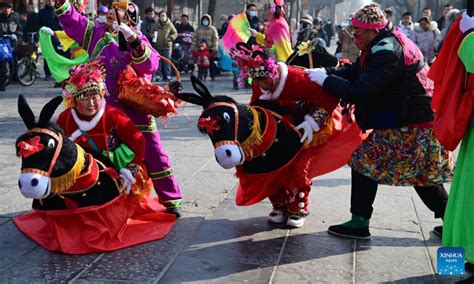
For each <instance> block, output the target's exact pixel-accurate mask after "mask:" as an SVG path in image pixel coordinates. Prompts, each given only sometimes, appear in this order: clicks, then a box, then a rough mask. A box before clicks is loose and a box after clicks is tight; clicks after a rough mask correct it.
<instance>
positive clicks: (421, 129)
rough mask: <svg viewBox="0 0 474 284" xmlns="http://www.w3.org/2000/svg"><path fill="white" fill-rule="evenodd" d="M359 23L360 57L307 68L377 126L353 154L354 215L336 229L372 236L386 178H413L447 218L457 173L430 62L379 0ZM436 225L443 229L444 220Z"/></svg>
mask: <svg viewBox="0 0 474 284" xmlns="http://www.w3.org/2000/svg"><path fill="white" fill-rule="evenodd" d="M352 26H353V35H354V41H355V44H356V46H357V48H358V49H359V50H361V51H362V54H361V55H360V56H359V58H358V59H357V61H356V63H355V64H353V65H344V67H342V68H316V69H310V70H308V71H307V73H308V75H309V77H310V78H311V80H312V81H314V82H315V83H317V84H319V85H321V86H322V87H323V88H324V89H325V90H326V91H328V92H329V93H330V94H331V95H334V96H336V97H339V98H341V99H342V101H343V103H344V104H345V105H346V106H349V105H353V106H354V109H355V112H354V114H355V119H356V121H357V124H358V125H359V126H360V128H361V129H362V130H369V129H371V130H372V132H371V133H370V134H369V136H368V137H367V138H366V139H365V140H363V142H362V143H361V145H360V146H359V147H358V148H357V149H356V150H355V151H354V153H353V154H352V158H351V160H350V161H349V166H350V167H351V168H352V172H351V185H352V186H351V213H352V218H351V220H349V221H348V222H345V223H342V224H339V225H334V226H330V227H329V229H328V232H329V233H331V234H333V235H337V236H343V237H348V238H355V239H369V238H370V232H369V221H370V219H371V216H372V213H373V206H372V205H373V203H374V201H375V196H376V193H377V188H378V185H379V184H387V185H392V186H413V187H414V188H415V191H416V192H417V193H418V195H419V196H420V198H421V200H422V201H423V203H424V204H425V205H426V206H427V207H428V208H429V209H430V210H431V211H432V212H433V213H434V217H435V218H443V216H444V213H445V210H446V205H447V200H448V194H447V193H446V190H445V189H444V186H443V182H447V181H449V180H450V179H451V178H452V173H453V163H452V160H451V155H450V154H449V152H448V151H447V150H446V149H445V148H444V147H443V146H442V145H441V143H440V142H439V141H438V139H437V138H436V136H435V135H434V133H433V129H432V124H433V119H434V113H433V111H432V109H431V94H430V93H431V91H432V89H431V88H430V87H429V85H428V82H427V72H428V70H429V68H428V67H427V64H426V62H425V60H424V58H423V55H422V53H421V51H420V50H419V48H418V47H417V46H416V45H415V44H414V43H413V42H412V41H410V40H409V39H408V38H407V37H406V36H405V35H404V34H403V32H402V31H400V30H398V29H394V28H393V26H392V24H391V22H390V21H388V20H387V18H386V17H385V15H384V13H383V11H382V10H380V8H379V6H378V5H376V4H370V5H366V6H364V7H363V8H362V9H361V10H359V11H358V12H357V13H356V14H355V16H354V17H353V18H352ZM350 108H351V107H347V108H346V109H347V110H349V109H350ZM434 231H435V232H436V233H437V234H439V235H440V234H441V232H442V227H441V226H437V227H435V228H434Z"/></svg>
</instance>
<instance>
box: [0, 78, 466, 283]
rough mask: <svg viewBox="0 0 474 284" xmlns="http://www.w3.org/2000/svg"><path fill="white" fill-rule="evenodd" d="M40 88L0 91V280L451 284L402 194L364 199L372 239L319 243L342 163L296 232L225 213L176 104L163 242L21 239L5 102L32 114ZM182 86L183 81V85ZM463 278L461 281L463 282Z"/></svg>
mask: <svg viewBox="0 0 474 284" xmlns="http://www.w3.org/2000/svg"><path fill="white" fill-rule="evenodd" d="M51 85H52V83H50V82H37V83H36V84H35V85H33V86H32V87H29V88H22V87H20V86H18V85H12V86H9V87H8V91H7V92H6V93H0V176H2V179H0V197H2V201H3V202H2V203H1V204H0V282H1V283H3V282H5V283H28V282H30V283H62V282H70V283H90V282H93V283H112V282H113V283H144V282H147V283H148V282H150V283H183V282H193V283H200V282H201V283H208V282H216V283H241V282H245V283H290V282H293V283H314V282H321V283H325V282H331V283H354V282H356V283H373V282H400V283H422V282H423V283H425V282H427V283H439V282H441V283H452V282H454V281H456V280H459V279H462V277H459V278H446V277H441V276H437V275H436V274H435V271H436V250H437V248H438V247H439V246H440V245H441V242H440V239H439V238H438V237H437V236H436V235H434V234H433V233H432V232H431V230H432V228H433V227H434V226H436V225H439V224H440V222H439V221H435V220H434V219H433V216H432V214H431V213H430V212H429V210H428V209H427V208H426V207H425V206H424V205H423V204H422V202H421V200H420V199H419V197H418V196H417V195H416V194H415V192H414V190H413V189H410V188H392V187H387V186H382V187H381V188H380V189H379V194H378V196H377V199H376V202H375V211H374V217H373V220H372V223H371V232H372V235H373V238H372V240H371V241H353V240H346V239H341V238H335V237H332V236H329V235H328V234H327V232H326V229H327V227H328V226H329V225H331V224H335V223H339V222H343V221H345V220H346V219H347V218H348V217H349V216H350V214H349V200H350V170H349V168H348V167H344V168H342V169H340V170H338V171H335V172H333V173H330V174H327V175H325V176H322V177H319V178H317V179H316V180H315V182H314V186H313V190H312V193H311V205H310V207H311V215H310V216H309V217H308V219H307V223H306V225H305V226H304V227H303V228H300V229H294V230H288V229H286V228H284V227H275V226H270V225H268V224H267V223H266V215H267V214H268V212H269V211H270V204H269V203H268V202H267V201H265V202H262V203H260V204H257V205H253V206H249V207H237V206H236V205H235V202H234V199H235V187H236V183H237V180H236V178H235V176H234V172H233V171H232V170H224V169H222V168H220V167H219V165H218V164H217V163H216V161H215V160H214V158H213V149H212V145H211V143H210V141H208V139H207V138H206V137H204V136H202V135H201V134H200V133H199V132H198V131H197V130H196V121H197V116H198V115H199V113H200V109H199V108H198V107H195V106H190V105H186V106H185V108H184V109H180V115H179V116H178V117H175V118H173V119H172V120H170V121H169V122H168V125H167V127H165V126H164V125H163V124H162V123H161V124H160V131H161V135H162V137H163V140H164V144H165V148H166V149H167V151H168V153H169V155H170V157H171V160H172V163H173V165H174V169H175V173H176V176H177V178H178V180H179V182H180V183H181V186H182V191H183V194H184V207H183V208H184V214H185V215H184V217H183V218H181V219H179V220H178V222H177V223H176V225H175V226H174V227H173V229H172V230H171V232H170V234H168V235H167V236H166V238H164V239H163V240H160V241H156V242H152V243H147V244H143V245H139V246H135V247H131V248H127V249H123V250H119V251H115V252H111V253H103V254H92V255H84V256H77V255H63V254H57V253H50V252H48V251H45V250H44V249H42V248H40V247H38V246H37V245H36V244H35V243H33V242H32V241H30V240H29V239H28V238H26V237H25V236H23V235H22V234H21V233H20V232H19V231H18V230H17V229H16V227H15V226H14V225H13V223H12V221H11V218H12V216H15V215H18V214H20V213H22V212H25V211H28V210H29V209H30V208H31V205H30V204H31V202H30V201H29V200H27V199H25V198H23V197H22V196H21V195H20V193H19V190H18V187H17V177H18V172H19V166H20V163H19V159H18V158H17V157H16V156H15V153H14V141H15V139H16V137H17V136H18V135H19V134H21V133H22V132H23V131H24V126H23V123H22V122H21V120H20V118H19V117H18V115H17V110H16V96H17V95H18V93H24V94H25V95H26V96H27V98H28V99H29V102H30V104H31V105H32V107H33V109H34V111H35V113H36V114H37V113H38V112H39V110H40V109H41V107H42V105H43V104H44V103H45V102H46V101H47V100H48V99H49V98H51V97H53V96H54V95H57V94H59V93H60V91H59V90H58V89H53V88H50V87H51ZM185 86H186V89H188V90H190V86H189V82H188V83H186V84H185ZM208 86H209V88H210V89H211V91H212V92H213V93H214V94H221V95H222V94H226V95H231V96H232V97H233V98H235V99H236V100H238V101H240V102H246V101H248V98H249V96H248V94H245V93H246V90H244V91H232V90H231V83H230V78H229V77H221V78H219V79H218V81H216V82H209V83H208ZM466 277H467V276H465V277H464V278H466Z"/></svg>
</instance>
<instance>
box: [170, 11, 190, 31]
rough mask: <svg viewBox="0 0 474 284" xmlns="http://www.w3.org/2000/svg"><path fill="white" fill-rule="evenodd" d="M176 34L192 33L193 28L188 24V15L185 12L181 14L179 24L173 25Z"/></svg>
mask: <svg viewBox="0 0 474 284" xmlns="http://www.w3.org/2000/svg"><path fill="white" fill-rule="evenodd" d="M174 26H175V28H176V31H177V32H178V34H182V33H185V32H188V33H194V28H193V26H191V25H190V24H189V16H188V15H186V14H182V15H181V22H180V23H179V24H176V25H174Z"/></svg>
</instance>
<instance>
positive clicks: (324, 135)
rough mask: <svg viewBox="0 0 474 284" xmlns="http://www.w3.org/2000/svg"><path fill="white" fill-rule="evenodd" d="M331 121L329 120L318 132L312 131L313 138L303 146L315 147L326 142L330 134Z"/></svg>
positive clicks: (331, 128)
mask: <svg viewBox="0 0 474 284" xmlns="http://www.w3.org/2000/svg"><path fill="white" fill-rule="evenodd" d="M332 130H333V122H332V120H329V122H328V123H327V124H326V125H324V126H322V127H321V130H319V131H318V132H313V140H312V141H311V143H309V144H308V143H305V148H310V147H315V146H318V145H321V144H324V143H326V142H327V141H328V140H329V137H330V136H331V135H332Z"/></svg>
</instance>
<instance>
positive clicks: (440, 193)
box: [351, 170, 448, 219]
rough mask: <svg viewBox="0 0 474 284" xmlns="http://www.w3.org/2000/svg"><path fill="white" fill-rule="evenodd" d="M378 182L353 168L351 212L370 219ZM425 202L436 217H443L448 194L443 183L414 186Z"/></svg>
mask: <svg viewBox="0 0 474 284" xmlns="http://www.w3.org/2000/svg"><path fill="white" fill-rule="evenodd" d="M377 187H378V184H377V182H376V181H374V180H373V179H371V178H368V177H366V176H364V175H362V174H360V173H359V172H357V171H354V170H352V188H351V213H352V214H355V215H358V216H361V217H364V218H366V219H370V217H371V216H372V212H373V211H374V208H373V207H372V204H374V201H375V195H376V194H377ZM414 188H415V191H416V193H418V196H420V198H421V200H422V201H423V203H424V204H425V205H426V207H428V208H429V209H430V210H431V211H433V212H434V214H435V218H443V217H444V211H445V210H446V205H447V203H448V194H447V193H446V190H445V189H444V186H443V185H442V184H440V185H433V186H414Z"/></svg>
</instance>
